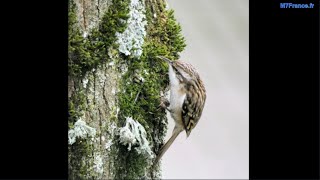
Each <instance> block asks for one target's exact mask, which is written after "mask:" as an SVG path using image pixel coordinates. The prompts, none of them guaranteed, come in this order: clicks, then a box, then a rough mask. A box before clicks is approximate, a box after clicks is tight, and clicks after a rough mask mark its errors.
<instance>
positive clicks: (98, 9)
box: [97, 0, 100, 19]
mask: <svg viewBox="0 0 320 180" xmlns="http://www.w3.org/2000/svg"><path fill="white" fill-rule="evenodd" d="M99 7H100V0H98V6H97V11H98V19H99V18H100V8H99Z"/></svg>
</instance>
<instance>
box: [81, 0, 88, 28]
mask: <svg viewBox="0 0 320 180" xmlns="http://www.w3.org/2000/svg"><path fill="white" fill-rule="evenodd" d="M85 9H86V6H85V0H82V16H83V26H84V30H86V29H87V22H86V14H85Z"/></svg>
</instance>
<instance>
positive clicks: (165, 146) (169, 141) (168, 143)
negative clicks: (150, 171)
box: [153, 131, 181, 166]
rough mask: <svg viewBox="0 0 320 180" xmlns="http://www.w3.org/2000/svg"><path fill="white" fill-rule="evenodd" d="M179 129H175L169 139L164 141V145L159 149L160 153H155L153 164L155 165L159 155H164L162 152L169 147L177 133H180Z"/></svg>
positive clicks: (159, 157)
mask: <svg viewBox="0 0 320 180" xmlns="http://www.w3.org/2000/svg"><path fill="white" fill-rule="evenodd" d="M180 132H181V131H175V132H174V133H173V134H172V136H171V137H170V139H169V140H168V141H167V142H166V144H165V145H164V146H162V148H161V149H160V151H159V152H160V153H159V154H158V155H157V157H156V159H155V161H154V164H153V166H155V165H157V164H158V162H159V161H160V159H161V157H162V156H163V155H164V153H165V152H166V151H167V150H168V149H169V147H170V146H171V144H172V143H173V142H174V140H175V139H176V138H177V137H178V135H179V134H180Z"/></svg>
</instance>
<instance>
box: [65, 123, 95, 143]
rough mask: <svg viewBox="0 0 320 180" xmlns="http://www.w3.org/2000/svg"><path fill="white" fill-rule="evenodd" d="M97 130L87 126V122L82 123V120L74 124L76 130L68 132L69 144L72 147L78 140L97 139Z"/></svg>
mask: <svg viewBox="0 0 320 180" xmlns="http://www.w3.org/2000/svg"><path fill="white" fill-rule="evenodd" d="M95 135H96V129H95V128H92V127H90V126H88V125H86V122H84V121H82V120H81V118H80V119H79V120H78V121H77V122H76V123H75V124H74V128H73V129H70V130H69V132H68V138H69V144H70V145H72V144H73V143H75V142H76V139H77V138H83V139H85V138H88V137H91V138H93V137H95Z"/></svg>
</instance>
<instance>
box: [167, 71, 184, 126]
mask: <svg viewBox="0 0 320 180" xmlns="http://www.w3.org/2000/svg"><path fill="white" fill-rule="evenodd" d="M169 79H170V110H171V111H172V113H171V116H175V115H176V116H177V117H172V118H173V119H174V120H175V121H176V124H177V123H178V124H179V125H182V124H181V122H182V121H181V109H182V104H183V101H184V98H185V97H186V93H184V92H183V91H181V88H182V87H181V85H180V83H179V80H178V79H177V77H176V75H175V73H174V71H173V68H172V66H171V65H169Z"/></svg>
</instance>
